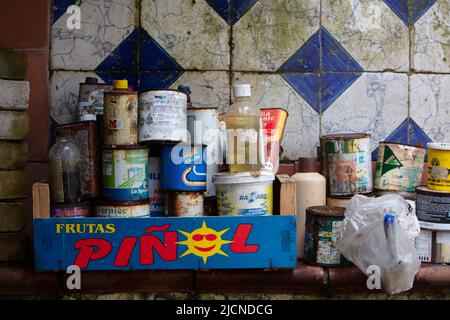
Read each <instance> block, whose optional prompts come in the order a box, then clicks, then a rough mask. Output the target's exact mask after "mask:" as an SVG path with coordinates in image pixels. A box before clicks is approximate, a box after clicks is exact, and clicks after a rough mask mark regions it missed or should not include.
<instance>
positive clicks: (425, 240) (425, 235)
mask: <svg viewBox="0 0 450 320" xmlns="http://www.w3.org/2000/svg"><path fill="white" fill-rule="evenodd" d="M432 244H433V233H432V231H431V230H425V229H421V230H420V234H419V235H418V236H417V237H416V239H415V247H416V251H417V254H418V255H419V259H420V261H423V262H431V253H432V251H431V250H432V247H433V245H432Z"/></svg>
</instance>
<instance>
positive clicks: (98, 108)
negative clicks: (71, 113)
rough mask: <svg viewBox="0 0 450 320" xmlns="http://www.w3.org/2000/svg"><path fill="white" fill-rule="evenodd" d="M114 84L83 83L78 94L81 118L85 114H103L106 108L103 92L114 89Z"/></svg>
mask: <svg viewBox="0 0 450 320" xmlns="http://www.w3.org/2000/svg"><path fill="white" fill-rule="evenodd" d="M113 89H114V86H112V85H109V84H104V83H97V84H91V83H81V84H80V91H79V95H78V106H79V113H80V114H79V116H80V119H81V118H83V117H85V115H86V114H87V115H97V114H99V115H102V114H103V109H104V100H103V94H104V93H105V91H110V90H113ZM94 120H95V119H94Z"/></svg>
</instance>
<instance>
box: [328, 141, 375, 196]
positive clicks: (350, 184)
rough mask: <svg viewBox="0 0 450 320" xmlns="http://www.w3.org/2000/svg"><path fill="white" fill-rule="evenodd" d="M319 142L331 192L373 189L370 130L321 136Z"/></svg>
mask: <svg viewBox="0 0 450 320" xmlns="http://www.w3.org/2000/svg"><path fill="white" fill-rule="evenodd" d="M320 142H321V144H320V145H321V149H322V161H323V163H322V174H323V175H324V176H325V178H327V181H328V184H327V191H328V194H330V195H350V194H355V193H362V194H364V193H370V192H372V189H373V183H372V160H371V153H370V135H369V134H366V133H349V134H336V135H327V136H322V137H320Z"/></svg>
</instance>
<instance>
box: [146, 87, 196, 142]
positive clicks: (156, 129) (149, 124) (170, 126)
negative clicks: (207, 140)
mask: <svg viewBox="0 0 450 320" xmlns="http://www.w3.org/2000/svg"><path fill="white" fill-rule="evenodd" d="M186 112H187V95H186V94H185V93H183V92H180V91H177V90H169V89H166V90H150V91H145V92H142V93H140V94H139V142H151V141H164V142H180V141H186V138H187V137H186V135H187V118H186V117H187V115H186Z"/></svg>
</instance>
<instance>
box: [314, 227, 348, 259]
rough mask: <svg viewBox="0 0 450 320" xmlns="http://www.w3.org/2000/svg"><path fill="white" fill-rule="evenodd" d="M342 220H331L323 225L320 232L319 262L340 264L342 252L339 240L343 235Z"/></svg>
mask: <svg viewBox="0 0 450 320" xmlns="http://www.w3.org/2000/svg"><path fill="white" fill-rule="evenodd" d="M341 224H342V221H330V223H329V224H326V225H321V226H320V229H319V234H318V242H317V243H318V244H317V263H323V264H339V263H340V262H341V253H340V252H339V251H338V250H337V242H338V240H339V238H340V236H341Z"/></svg>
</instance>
